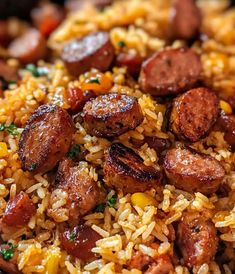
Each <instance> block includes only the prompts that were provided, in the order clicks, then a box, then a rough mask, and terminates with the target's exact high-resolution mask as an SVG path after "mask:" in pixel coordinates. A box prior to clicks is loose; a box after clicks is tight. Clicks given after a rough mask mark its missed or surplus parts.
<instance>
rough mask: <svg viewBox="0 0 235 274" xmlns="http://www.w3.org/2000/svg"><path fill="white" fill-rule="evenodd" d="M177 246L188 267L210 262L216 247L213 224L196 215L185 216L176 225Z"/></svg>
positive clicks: (188, 214) (216, 241) (216, 240)
mask: <svg viewBox="0 0 235 274" xmlns="http://www.w3.org/2000/svg"><path fill="white" fill-rule="evenodd" d="M177 245H178V247H179V249H180V251H181V253H182V255H183V258H184V262H185V264H186V265H187V266H188V267H193V266H196V265H202V264H204V263H208V262H210V261H211V260H212V259H213V257H214V255H215V253H216V250H217V246H218V238H217V236H216V229H215V226H214V224H213V223H212V222H211V221H210V220H206V219H205V218H204V217H201V216H198V215H197V214H194V213H187V214H185V215H184V216H183V217H182V218H181V220H180V221H179V223H178V227H177Z"/></svg>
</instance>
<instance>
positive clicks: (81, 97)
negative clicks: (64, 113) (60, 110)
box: [66, 87, 95, 114]
mask: <svg viewBox="0 0 235 274" xmlns="http://www.w3.org/2000/svg"><path fill="white" fill-rule="evenodd" d="M66 95H67V101H68V103H69V105H70V110H71V112H72V113H73V114H76V113H78V112H80V111H82V109H83V107H84V105H85V103H86V102H88V101H89V100H90V99H91V98H94V97H95V93H94V92H93V91H91V90H85V91H83V90H82V89H80V88H78V87H69V88H68V89H67V93H66Z"/></svg>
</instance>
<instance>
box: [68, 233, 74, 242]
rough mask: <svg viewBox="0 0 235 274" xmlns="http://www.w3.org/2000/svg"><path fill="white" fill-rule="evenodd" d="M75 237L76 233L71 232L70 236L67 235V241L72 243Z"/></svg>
mask: <svg viewBox="0 0 235 274" xmlns="http://www.w3.org/2000/svg"><path fill="white" fill-rule="evenodd" d="M75 237H76V232H75V231H73V232H71V234H70V235H69V241H70V242H74V240H75Z"/></svg>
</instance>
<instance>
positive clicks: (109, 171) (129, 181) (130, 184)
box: [104, 143, 161, 193]
mask: <svg viewBox="0 0 235 274" xmlns="http://www.w3.org/2000/svg"><path fill="white" fill-rule="evenodd" d="M104 177H105V181H106V183H107V185H108V186H110V187H114V188H116V189H121V190H122V191H123V192H124V193H134V192H142V191H145V190H147V189H150V188H151V187H158V186H159V184H160V178H161V175H160V172H159V171H157V170H156V169H155V168H154V167H152V166H146V165H145V164H144V162H143V160H142V159H141V158H140V157H139V155H137V154H136V153H135V152H134V151H133V150H132V149H130V148H128V147H125V146H124V145H122V144H120V143H115V144H112V145H111V146H110V147H109V148H108V149H107V151H106V152H105V162H104Z"/></svg>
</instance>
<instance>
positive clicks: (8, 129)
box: [0, 124, 19, 135]
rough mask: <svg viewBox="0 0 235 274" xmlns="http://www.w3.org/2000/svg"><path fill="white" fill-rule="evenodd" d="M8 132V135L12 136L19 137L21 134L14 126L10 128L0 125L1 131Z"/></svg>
mask: <svg viewBox="0 0 235 274" xmlns="http://www.w3.org/2000/svg"><path fill="white" fill-rule="evenodd" d="M4 130H5V131H6V132H7V133H9V134H11V135H18V134H19V132H18V130H17V126H16V125H14V124H11V125H9V126H7V125H5V124H0V131H4Z"/></svg>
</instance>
